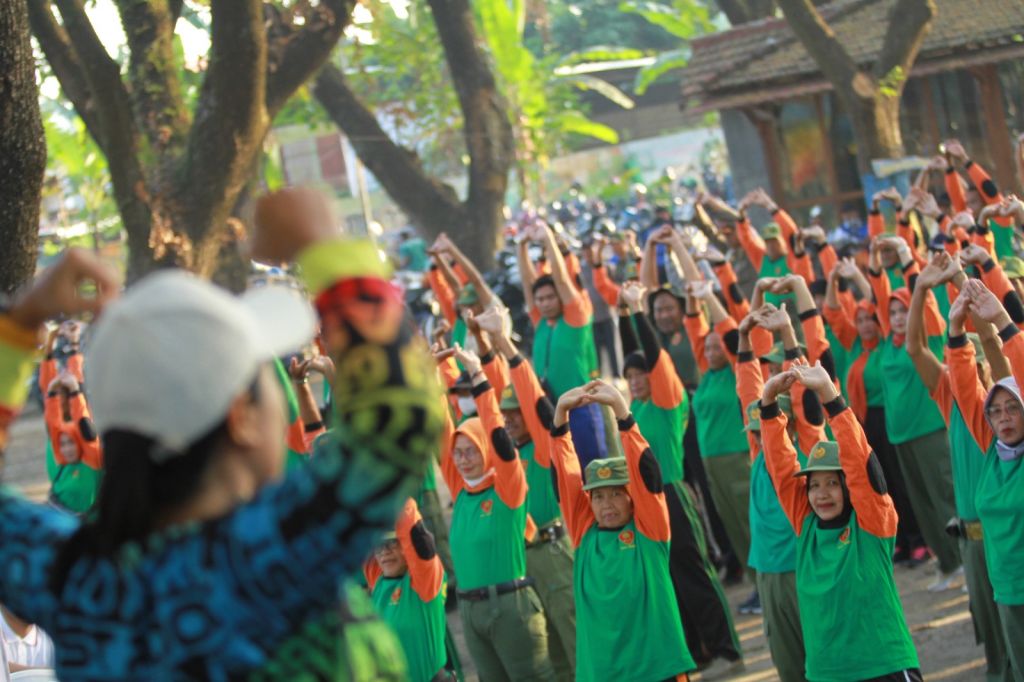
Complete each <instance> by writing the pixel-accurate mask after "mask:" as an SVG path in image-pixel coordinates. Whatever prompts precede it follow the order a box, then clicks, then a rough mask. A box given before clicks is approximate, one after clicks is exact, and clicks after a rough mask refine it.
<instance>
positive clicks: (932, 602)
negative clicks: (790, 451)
mask: <svg viewBox="0 0 1024 682" xmlns="http://www.w3.org/2000/svg"><path fill="white" fill-rule="evenodd" d="M44 438H45V433H44V429H43V421H42V417H41V415H40V414H39V413H38V412H32V411H31V410H30V411H29V412H27V413H26V414H25V415H23V416H22V417H21V419H19V420H18V421H17V422H16V423H15V424H14V427H13V429H12V432H11V442H10V445H9V448H8V451H7V457H6V463H5V468H4V475H3V478H4V481H5V482H6V483H8V484H11V485H15V486H17V487H19V488H22V489H23V490H24V491H25V493H26V495H28V496H30V497H32V498H34V499H40V500H41V499H45V497H46V492H47V489H48V487H49V486H48V482H47V480H46V466H45V463H44V461H43V443H44ZM934 571H935V565H934V563H932V564H926V565H924V566H919V567H917V568H915V569H905V568H897V569H896V581H897V583H898V585H899V588H900V595H901V597H902V599H903V606H904V609H905V610H906V613H907V621H908V623H909V624H910V629H911V631H912V633H913V636H914V643H915V644H916V645H917V651H918V655H919V656H920V658H921V667H922V669H923V672H924V676H925V679H927V680H929V682H932V681H936V682H938V681H942V680H945V681H949V682H968V681H969V680H978V679H982V678H983V677H984V670H985V661H984V652H983V650H982V648H981V647H980V646H976V645H975V644H974V630H973V627H972V625H971V616H970V613H969V611H968V608H967V595H966V594H965V593H964V592H962V591H961V590H959V589H956V590H950V591H947V592H942V593H940V594H931V593H929V592H928V591H927V590H926V589H925V588H926V586H927V585H928V583H930V582H931V581H932V580H933V579H934ZM727 593H728V596H729V601H730V603H732V605H733V607H734V609H735V607H736V605H738V604H739V603H740V602H741V601H743V600H744V599H745V598H746V597H747V596H748V595H749V593H750V586H749V585H740V586H737V587H732V588H730V589H729V590H727ZM448 620H449V624H450V626H451V627H452V629H453V631H454V632H455V633H456V636H457V638H458V639H459V640H460V649H461V650H462V652H463V655H462V659H463V662H464V664H465V667H466V672H467V679H468V680H477V676H476V674H475V673H474V671H473V669H472V662H471V661H470V660H469V657H468V655H467V654H466V652H465V647H464V645H462V643H461V627H460V625H459V622H458V617H457V616H456V615H450V616H449V619H448ZM736 628H737V631H738V632H739V636H740V640H741V643H742V645H743V651H744V655H745V658H746V663H747V670H746V672H744V673H743V674H741V675H736V676H733V677H732V678H730V679H731V680H732V681H733V682H768V681H770V680H777V679H778V676H777V675H776V674H775V669H774V667H773V666H772V663H771V657H770V656H769V654H768V646H767V643H766V642H765V638H764V631H763V630H762V627H761V618H760V617H754V616H737V618H736ZM694 679H699V678H697V677H696V676H695V677H694Z"/></svg>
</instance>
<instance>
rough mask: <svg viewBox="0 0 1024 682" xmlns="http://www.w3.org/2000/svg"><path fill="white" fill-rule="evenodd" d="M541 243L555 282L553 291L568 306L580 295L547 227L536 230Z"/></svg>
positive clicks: (553, 236) (552, 234) (556, 243)
mask: <svg viewBox="0 0 1024 682" xmlns="http://www.w3.org/2000/svg"><path fill="white" fill-rule="evenodd" d="M538 232H539V235H538V236H539V237H540V239H541V243H542V244H543V245H544V254H545V255H546V256H547V259H548V263H549V264H550V265H551V278H552V279H553V280H554V282H555V289H556V290H557V291H558V297H559V298H560V299H562V305H563V306H568V305H570V303H572V302H573V301H575V300H576V299H577V298H579V296H580V293H579V290H578V289H577V288H576V285H575V284H574V283H573V281H572V278H571V276H570V275H569V268H568V267H567V266H566V264H565V257H564V256H562V251H561V249H559V248H558V242H557V241H556V240H555V234H554V232H552V231H551V230H550V229H548V228H547V227H544V228H541V229H539V230H538Z"/></svg>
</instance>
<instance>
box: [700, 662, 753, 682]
mask: <svg viewBox="0 0 1024 682" xmlns="http://www.w3.org/2000/svg"><path fill="white" fill-rule="evenodd" d="M746 669H747V666H746V664H745V663H744V662H743V659H742V658H737V659H736V660H735V661H727V660H725V659H724V658H716V659H715V660H713V661H711V664H710V665H708V666H707V667H706V668H703V669H701V670H700V671H699V673H698V674H699V677H698V676H694V678H693V679H694V680H724V679H725V678H727V677H731V676H733V675H738V674H739V673H741V672H743V671H744V670H746Z"/></svg>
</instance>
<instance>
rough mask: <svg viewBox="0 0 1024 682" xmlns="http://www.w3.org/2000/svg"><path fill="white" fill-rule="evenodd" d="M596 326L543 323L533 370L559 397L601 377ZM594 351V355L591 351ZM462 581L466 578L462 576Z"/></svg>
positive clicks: (561, 321)
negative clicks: (595, 338)
mask: <svg viewBox="0 0 1024 682" xmlns="http://www.w3.org/2000/svg"><path fill="white" fill-rule="evenodd" d="M594 349H595V346H594V329H593V325H592V324H591V323H590V322H588V323H587V324H585V325H584V326H582V327H573V326H571V325H570V324H569V323H568V322H566V321H565V318H564V317H559V318H558V320H557V322H556V323H555V324H554V325H552V324H550V323H549V322H548V320H541V321H540V323H538V324H537V330H536V333H535V334H534V337H533V367H534V369H535V370H536V372H537V378H538V379H540V380H541V381H542V382H544V381H546V382H547V384H548V385H549V386H550V387H551V391H552V392H553V393H554V399H555V400H558V398H559V397H560V396H561V395H562V394H563V393H565V392H566V391H568V390H569V389H571V388H576V387H577V386H582V385H583V384H585V383H587V382H588V381H590V380H591V379H592V378H594V377H595V376H596V375H597V363H596V357H597V354H596V350H594ZM591 351H593V352H591ZM459 580H460V582H461V580H462V576H459Z"/></svg>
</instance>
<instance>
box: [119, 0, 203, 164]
mask: <svg viewBox="0 0 1024 682" xmlns="http://www.w3.org/2000/svg"><path fill="white" fill-rule="evenodd" d="M116 1H117V8H118V12H120V14H121V25H122V26H123V27H124V34H125V37H126V38H127V40H128V48H129V50H130V52H131V59H130V61H129V64H128V78H129V81H130V82H131V85H132V89H131V95H132V101H133V103H134V105H135V111H136V114H137V118H138V120H139V122H140V123H141V124H142V129H143V130H144V131H145V133H146V138H147V139H148V141H149V144H150V146H151V147H152V148H153V149H155V150H164V149H167V148H168V147H171V148H174V147H177V146H179V145H180V144H181V143H182V142H183V141H184V139H185V136H186V134H187V130H188V119H189V116H188V110H187V109H186V108H185V102H184V100H183V99H182V96H181V81H180V79H179V77H178V65H177V64H176V63H175V61H176V60H175V58H174V45H173V38H174V23H173V22H172V20H171V13H170V9H169V7H168V5H167V0H116Z"/></svg>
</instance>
